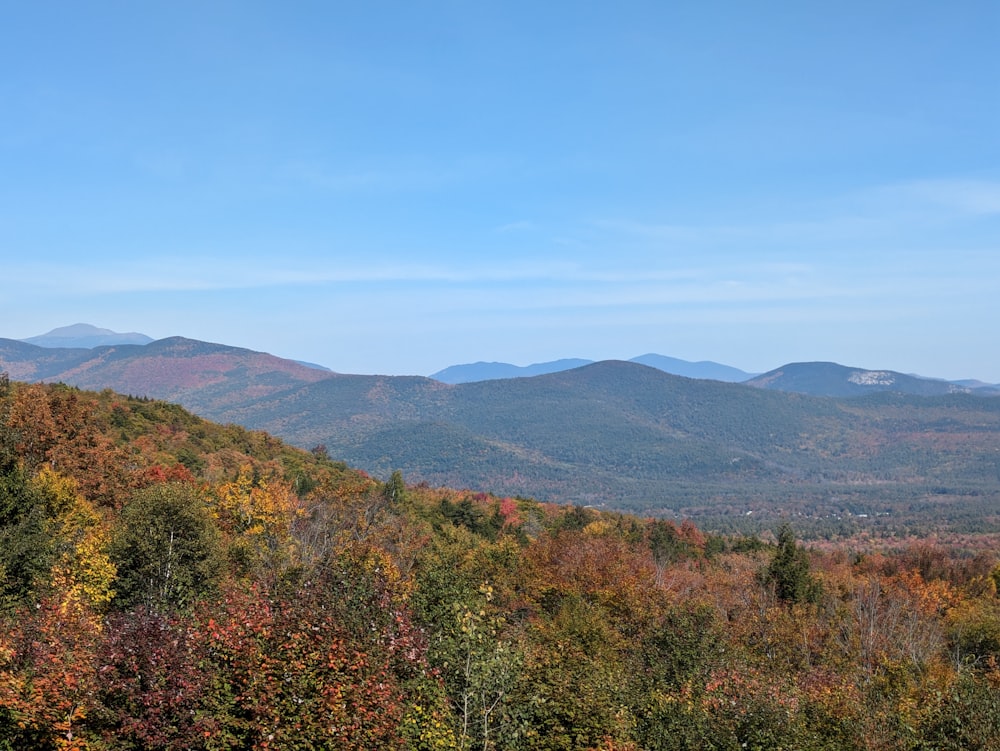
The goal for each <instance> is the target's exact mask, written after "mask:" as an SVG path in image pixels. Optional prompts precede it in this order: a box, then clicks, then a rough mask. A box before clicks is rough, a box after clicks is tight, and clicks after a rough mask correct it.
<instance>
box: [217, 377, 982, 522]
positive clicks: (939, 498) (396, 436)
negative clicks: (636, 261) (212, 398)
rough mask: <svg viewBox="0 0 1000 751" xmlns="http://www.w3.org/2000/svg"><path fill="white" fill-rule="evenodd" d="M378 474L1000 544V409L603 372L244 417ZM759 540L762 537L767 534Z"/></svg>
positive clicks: (706, 515) (373, 380) (413, 390)
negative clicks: (959, 534) (979, 534)
mask: <svg viewBox="0 0 1000 751" xmlns="http://www.w3.org/2000/svg"><path fill="white" fill-rule="evenodd" d="M216 417H217V418H220V419H224V420H226V421H232V422H236V423H239V424H241V425H247V426H249V427H253V428H257V429H262V430H268V431H270V432H272V433H274V434H276V435H281V436H283V437H285V438H286V439H287V440H289V441H291V442H293V443H296V444H298V445H300V446H303V447H306V448H310V447H313V446H316V445H320V444H323V445H325V446H326V447H327V448H328V449H329V451H330V452H331V454H333V455H336V456H338V457H340V458H343V459H345V460H346V461H348V462H349V463H350V464H352V465H353V466H358V467H363V468H365V469H366V470H368V471H369V472H371V473H373V474H377V475H380V476H386V475H387V474H388V473H389V472H391V471H392V470H393V469H397V468H399V469H402V470H403V471H404V474H405V475H406V477H407V478H408V479H412V480H415V481H426V482H428V483H430V484H431V485H448V486H451V487H469V488H476V489H484V490H489V491H492V492H494V493H498V494H502V495H518V494H522V495H531V496H534V497H539V498H542V499H544V500H548V501H557V502H562V503H576V504H586V505H602V506H604V507H607V508H613V509H617V510H625V511H630V512H634V513H640V514H652V515H667V516H670V515H677V516H687V517H691V518H696V519H698V521H699V524H701V525H703V526H706V527H709V528H712V529H715V530H719V531H723V530H741V531H750V532H753V531H760V530H761V529H763V528H766V527H772V526H774V525H775V524H776V523H777V519H778V517H779V516H780V515H781V514H785V513H789V512H792V513H795V514H796V515H797V518H798V519H799V520H800V523H801V524H803V525H807V526H808V528H809V529H810V531H814V532H815V533H817V534H823V535H836V536H844V535H852V534H855V533H856V532H858V531H861V530H866V529H867V530H879V531H882V530H889V531H892V532H893V533H903V534H905V533H908V532H912V531H918V532H925V531H929V530H933V529H940V528H942V527H946V528H948V529H950V530H954V531H982V530H983V529H984V528H986V529H990V530H992V531H1000V516H998V513H997V508H998V505H997V501H998V499H1000V460H998V457H1000V400H997V399H992V398H982V397H976V396H972V395H968V394H953V395H947V396H938V397H929V396H924V397H921V396H907V395H902V394H895V393H881V394H879V393H876V394H870V395H868V396H864V397H860V398H855V399H831V398H822V397H814V396H807V395H803V394H792V393H783V392H776V391H768V390H764V389H757V388H751V387H748V386H743V385H740V384H727V383H720V382H717V381H708V380H694V379H689V378H682V377H679V376H672V375H670V374H667V373H663V372H661V371H659V370H656V369H654V368H650V367H646V366H643V365H639V364H637V363H628V362H601V363H595V364H593V365H588V366H586V367H583V368H577V369H574V370H568V371H564V372H560V373H553V374H549V375H542V376H536V377H534V378H519V379H507V380H500V381H485V382H479V383H465V384H460V385H457V386H447V385H444V384H441V383H438V382H437V381H433V380H430V379H426V378H417V377H408V378H403V377H381V376H338V377H335V378H327V379H324V380H322V381H319V382H317V383H313V384H309V385H306V386H303V387H300V388H296V389H291V390H288V391H285V392H282V393H277V394H274V395H272V396H270V397H268V398H265V399H254V400H251V401H247V402H244V403H242V404H233V405H232V406H231V407H229V408H227V409H226V410H223V411H222V412H220V413H218V414H217V415H216ZM762 525H763V526H762Z"/></svg>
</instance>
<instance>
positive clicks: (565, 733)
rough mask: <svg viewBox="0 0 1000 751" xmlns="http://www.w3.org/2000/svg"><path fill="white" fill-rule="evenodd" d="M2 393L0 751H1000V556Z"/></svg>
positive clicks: (172, 413)
mask: <svg viewBox="0 0 1000 751" xmlns="http://www.w3.org/2000/svg"><path fill="white" fill-rule="evenodd" d="M776 532H777V536H776V537H774V536H767V537H766V538H765V540H766V541H762V540H761V539H758V538H745V537H718V536H706V535H704V534H703V533H702V532H700V531H699V530H698V529H697V528H696V527H695V526H693V525H691V524H690V523H685V524H681V525H676V524H674V523H671V522H668V521H663V520H659V521H656V520H644V519H640V518H637V517H633V516H628V515H622V514H612V513H602V512H599V511H595V510H592V509H585V508H581V507H578V506H576V507H572V506H570V507H560V506H554V505H546V504H541V503H537V502H535V501H532V500H530V499H525V498H511V497H496V496H492V495H488V494H483V493H477V492H471V491H455V490H448V489H438V488H432V487H429V486H422V485H407V484H406V483H405V482H404V478H403V477H402V476H401V475H400V474H399V473H394V474H392V475H391V476H390V477H388V479H386V480H384V481H380V480H376V479H373V478H370V477H368V476H367V475H365V474H363V473H361V472H358V471H354V470H352V469H350V468H348V467H346V466H345V465H343V464H340V463H337V462H334V461H331V460H330V459H329V458H328V457H327V456H326V455H325V453H324V452H323V451H322V450H321V449H317V450H316V451H314V452H305V451H301V450H298V449H292V448H290V447H288V446H286V445H284V444H283V443H281V442H280V441H278V440H276V439H274V438H271V437H270V436H268V435H266V434H263V433H255V432H248V431H246V430H243V429H241V428H236V427H232V426H229V427H223V426H219V425H215V424H212V423H208V422H205V421H203V420H201V419H198V418H196V417H193V416H192V415H190V414H189V413H187V412H185V411H184V410H183V409H181V408H179V407H176V406H173V405H170V404H166V403H163V402H156V401H149V400H142V399H134V398H127V397H122V396H119V395H116V394H114V393H111V392H102V393H99V394H97V393H90V392H82V391H77V390H75V389H70V388H67V387H64V386H41V385H25V384H19V383H13V384H11V383H7V382H6V381H4V382H3V383H2V385H0V582H2V590H0V624H2V626H0V749H8V751H14V750H15V749H17V750H18V751H21V750H23V749H102V750H103V749H178V750H179V749H303V750H304V749H317V748H337V749H359V750H360V749H375V748H378V749H394V748H395V749H471V748H479V749H497V750H499V749H553V750H555V749H566V750H568V749H595V750H596V749H601V750H603V751H613V750H615V749H617V750H619V751H624V750H628V751H636V750H637V749H656V750H661V749H663V750H665V749H733V750H734V751H735V750H736V749H745V748H749V749H762V750H763V749H778V748H785V749H946V748H954V749H958V748H980V749H996V748H1000V740H998V736H997V733H996V728H997V727H998V726H1000V666H998V662H997V660H998V658H1000V599H998V597H997V585H998V583H1000V570H998V568H997V556H996V544H995V543H996V541H995V540H988V539H986V540H984V539H982V538H980V539H978V540H971V539H970V542H969V544H968V545H965V546H964V547H963V548H957V547H953V548H945V547H939V546H935V545H934V544H931V543H928V542H923V543H909V544H907V543H905V542H897V543H896V544H895V545H893V546H892V548H891V549H889V548H886V549H880V548H878V547H876V546H875V544H874V543H872V544H871V545H867V546H863V547H862V546H855V547H854V548H852V549H837V548H829V549H825V550H820V549H806V548H804V547H803V546H802V545H801V544H800V543H799V542H797V541H796V539H795V535H794V532H793V530H792V528H791V527H787V526H785V527H781V528H780V529H778V530H776Z"/></svg>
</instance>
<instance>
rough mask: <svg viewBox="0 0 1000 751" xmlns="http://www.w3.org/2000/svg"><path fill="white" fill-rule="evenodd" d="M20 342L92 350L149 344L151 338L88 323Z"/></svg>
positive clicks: (39, 345) (133, 332)
mask: <svg viewBox="0 0 1000 751" xmlns="http://www.w3.org/2000/svg"><path fill="white" fill-rule="evenodd" d="M20 341H22V342H27V343H28V344H34V345H35V346H37V347H48V348H56V347H65V348H69V349H93V348H94V347H106V346H115V345H120V344H149V343H150V342H151V341H153V338H152V337H149V336H146V335H145V334H140V333H138V332H135V331H131V332H129V333H126V334H121V333H118V332H117V331H112V330H111V329H102V328H99V327H97V326H93V325H91V324H89V323H74V324H72V325H70V326H60V327H58V328H54V329H52V331H49V332H48V333H47V334H41V335H39V336H32V337H29V338H28V339H21V340H20Z"/></svg>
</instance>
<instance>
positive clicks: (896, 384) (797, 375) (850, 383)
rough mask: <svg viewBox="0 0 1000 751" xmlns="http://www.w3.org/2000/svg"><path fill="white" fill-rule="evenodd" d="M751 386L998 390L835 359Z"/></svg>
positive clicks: (783, 371) (788, 369)
mask: <svg viewBox="0 0 1000 751" xmlns="http://www.w3.org/2000/svg"><path fill="white" fill-rule="evenodd" d="M746 383H747V384H748V385H750V386H756V387H757V388H762V389H772V390H776V391H791V392H795V393H799V394H811V395H813V396H838V397H853V396H861V395H863V394H871V393H877V392H894V393H900V394H914V395H918V396H941V395H943V394H961V393H972V392H978V393H980V394H982V395H995V394H997V393H1000V389H997V387H995V386H990V385H988V384H978V385H977V384H974V383H972V382H963V383H955V382H951V381H944V380H940V379H934V378H921V377H919V376H912V375H906V374H904V373H897V372H895V371H893V370H867V369H865V368H850V367H847V366H845V365H838V364H837V363H835V362H797V363H790V364H788V365H783V366H781V367H780V368H777V369H775V370H771V371H769V372H767V373H763V374H761V375H759V376H756V377H754V378H751V379H750V380H748V381H746Z"/></svg>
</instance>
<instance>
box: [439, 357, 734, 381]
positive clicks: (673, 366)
mask: <svg viewBox="0 0 1000 751" xmlns="http://www.w3.org/2000/svg"><path fill="white" fill-rule="evenodd" d="M629 362H634V363H639V364H640V365H647V366H649V367H651V368H656V369H657V370H662V371H663V372H664V373H670V374H671V375H680V376H684V377H686V378H702V379H709V380H713V381H727V382H730V383H736V382H741V381H746V380H747V379H749V378H752V377H753V376H754V374H753V373H746V372H744V371H742V370H740V369H739V368H733V367H730V366H729V365H720V364H719V363H716V362H711V361H708V360H702V361H701V362H688V361H687V360H679V359H677V358H676V357H666V356H665V355H657V354H654V353H649V354H645V355H640V356H639V357H633V358H632V359H631V360H630V361H629ZM591 363H593V360H582V359H579V358H568V359H565V360H553V361H552V362H541V363H535V364H534V365H526V366H523V367H521V366H518V365H511V364H510V363H506V362H476V363H469V364H467V365H452V366H450V367H447V368H445V369H444V370H439V371H438V372H437V373H434V374H433V375H431V376H430V377H431V378H433V379H434V380H436V381H441V382H442V383H451V384H458V383H471V382H475V381H492V380H498V379H505V378H526V377H531V376H537V375H546V374H548V373H558V372H561V371H563V370H572V369H574V368H581V367H583V366H584V365H590V364H591Z"/></svg>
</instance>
